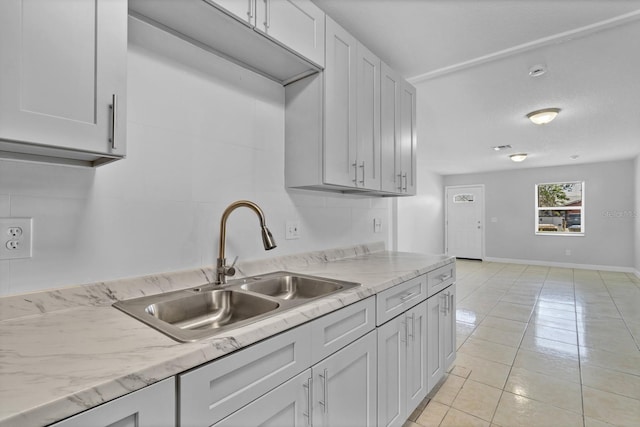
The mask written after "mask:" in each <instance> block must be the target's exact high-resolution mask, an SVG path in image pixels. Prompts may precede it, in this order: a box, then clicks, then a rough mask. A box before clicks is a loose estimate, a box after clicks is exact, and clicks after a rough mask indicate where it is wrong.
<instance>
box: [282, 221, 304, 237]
mask: <svg viewBox="0 0 640 427" xmlns="http://www.w3.org/2000/svg"><path fill="white" fill-rule="evenodd" d="M284 238H285V239H286V240H293V239H299V238H300V222H299V221H295V220H289V221H287V222H286V224H285V236H284Z"/></svg>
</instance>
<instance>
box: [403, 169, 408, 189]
mask: <svg viewBox="0 0 640 427" xmlns="http://www.w3.org/2000/svg"><path fill="white" fill-rule="evenodd" d="M402 179H404V186H403V187H402V191H407V182H408V180H407V173H406V172H405V173H403V174H402Z"/></svg>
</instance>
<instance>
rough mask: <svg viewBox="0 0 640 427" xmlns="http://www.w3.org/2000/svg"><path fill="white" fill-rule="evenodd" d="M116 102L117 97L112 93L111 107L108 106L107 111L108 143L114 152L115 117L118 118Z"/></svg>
mask: <svg viewBox="0 0 640 427" xmlns="http://www.w3.org/2000/svg"><path fill="white" fill-rule="evenodd" d="M117 101H118V97H117V96H116V94H115V93H114V94H113V95H111V105H110V106H109V109H110V110H111V137H110V138H109V142H110V143H111V148H112V149H114V150H115V149H116V117H118V114H117V106H118V104H117Z"/></svg>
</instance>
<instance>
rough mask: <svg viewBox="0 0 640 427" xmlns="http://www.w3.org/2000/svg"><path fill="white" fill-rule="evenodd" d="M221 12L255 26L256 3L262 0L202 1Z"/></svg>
mask: <svg viewBox="0 0 640 427" xmlns="http://www.w3.org/2000/svg"><path fill="white" fill-rule="evenodd" d="M204 1H206V2H208V3H211V4H213V5H215V6H217V7H218V9H221V10H223V11H224V12H226V13H227V14H229V15H231V16H234V17H236V18H238V20H239V21H241V22H244V23H245V24H248V25H251V26H253V25H255V22H256V2H257V1H260V2H262V0H204Z"/></svg>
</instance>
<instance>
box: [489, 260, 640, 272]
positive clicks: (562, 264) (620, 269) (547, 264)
mask: <svg viewBox="0 0 640 427" xmlns="http://www.w3.org/2000/svg"><path fill="white" fill-rule="evenodd" d="M484 261H488V262H501V263H505V264H527V265H540V266H544V267H560V268H579V269H583V270H600V271H615V272H619V273H633V274H635V275H636V276H638V277H640V272H638V271H637V270H635V269H634V268H633V267H619V266H614V265H593V264H575V263H568V262H551V261H538V260H529V259H511V258H492V257H486V258H484Z"/></svg>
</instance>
